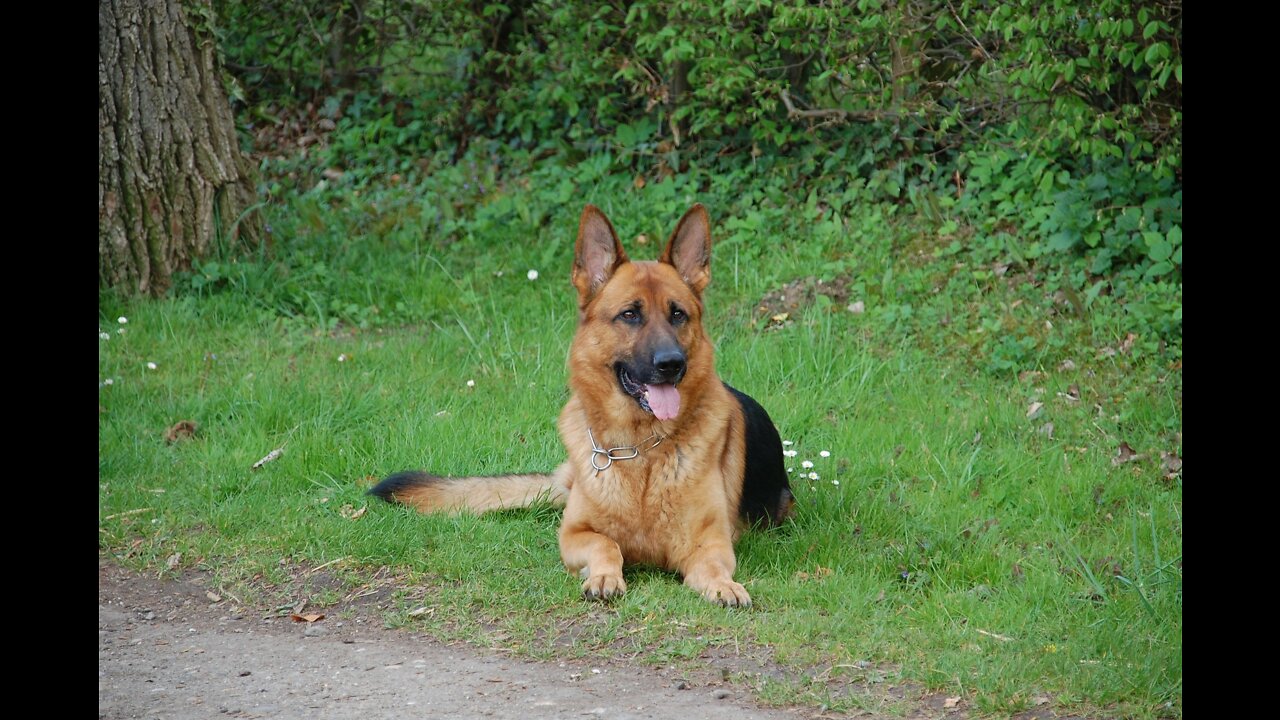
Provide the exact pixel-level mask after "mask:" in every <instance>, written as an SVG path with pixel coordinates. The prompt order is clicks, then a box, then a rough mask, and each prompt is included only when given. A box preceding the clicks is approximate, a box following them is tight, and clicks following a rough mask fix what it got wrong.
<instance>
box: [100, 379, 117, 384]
mask: <svg viewBox="0 0 1280 720" xmlns="http://www.w3.org/2000/svg"><path fill="white" fill-rule="evenodd" d="M102 384H103V385H115V384H116V381H115V380H114V379H112V378H107V379H106V380H103V381H102Z"/></svg>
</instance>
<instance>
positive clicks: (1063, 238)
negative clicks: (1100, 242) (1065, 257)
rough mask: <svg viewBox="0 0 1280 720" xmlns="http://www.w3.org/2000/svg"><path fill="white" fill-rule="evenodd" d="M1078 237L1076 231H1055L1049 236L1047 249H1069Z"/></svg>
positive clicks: (1073, 245)
mask: <svg viewBox="0 0 1280 720" xmlns="http://www.w3.org/2000/svg"><path fill="white" fill-rule="evenodd" d="M1078 237H1079V236H1078V235H1077V234H1076V233H1073V232H1071V231H1069V230H1062V231H1060V232H1056V233H1054V234H1053V235H1050V236H1049V249H1050V250H1057V251H1063V250H1070V249H1071V248H1073V247H1075V245H1076V239H1077V238H1078Z"/></svg>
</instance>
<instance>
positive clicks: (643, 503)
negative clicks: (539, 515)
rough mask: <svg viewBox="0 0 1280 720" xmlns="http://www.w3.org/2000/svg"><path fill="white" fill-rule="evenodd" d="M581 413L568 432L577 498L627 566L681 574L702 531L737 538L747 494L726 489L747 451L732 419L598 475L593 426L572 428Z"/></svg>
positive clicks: (604, 440)
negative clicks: (735, 511) (738, 513)
mask: <svg viewBox="0 0 1280 720" xmlns="http://www.w3.org/2000/svg"><path fill="white" fill-rule="evenodd" d="M573 405H574V402H573V401H571V402H570V406H569V407H568V408H566V411H565V415H566V416H568V417H562V424H561V430H562V433H563V434H564V435H565V438H564V440H565V445H566V446H567V447H568V448H569V463H570V464H571V466H572V468H573V472H572V482H571V485H570V493H572V494H576V495H578V498H577V499H578V500H579V501H580V502H582V504H583V506H584V509H585V510H587V512H586V513H585V515H586V517H587V518H589V522H590V525H591V527H592V529H593V530H595V531H596V532H598V533H601V534H602V535H605V536H607V537H609V538H610V539H612V540H613V541H614V542H616V543H618V546H619V548H620V549H621V550H622V555H623V559H624V561H625V562H626V563H628V564H651V565H656V566H658V567H662V568H667V569H677V568H678V567H679V566H680V565H681V564H682V561H683V560H684V559H685V558H687V557H689V555H691V554H692V553H693V551H694V550H695V549H696V548H694V547H686V545H687V544H688V543H689V540H690V539H692V538H696V537H700V536H701V535H702V533H701V532H698V531H699V530H705V529H706V528H708V527H710V526H712V525H717V524H718V525H723V526H724V530H725V532H728V533H731V534H733V535H736V534H737V518H736V517H735V516H732V515H731V514H730V513H729V509H730V508H736V507H737V504H738V497H737V495H738V494H739V493H740V490H739V489H738V488H737V487H736V484H735V483H731V482H726V470H728V472H729V473H730V475H729V477H732V476H733V475H732V473H734V472H738V473H740V472H741V470H740V465H739V466H738V467H737V468H734V467H733V462H734V458H726V456H728V455H733V454H734V453H731V452H730V448H732V447H734V446H736V445H739V444H740V443H735V442H734V436H735V429H734V428H731V427H730V418H726V417H704V418H702V419H701V420H700V421H699V426H698V432H688V433H677V434H676V435H674V436H673V437H670V438H667V439H665V440H663V442H661V443H659V444H657V445H656V446H653V447H648V444H647V443H641V444H640V446H639V447H640V453H639V455H637V456H636V457H634V458H630V459H626V460H615V461H614V462H613V464H612V465H611V466H610V467H608V468H607V469H605V470H603V471H596V470H595V469H594V468H593V467H592V465H591V443H590V441H589V440H588V439H587V435H586V430H585V428H584V427H583V426H584V425H585V422H575V421H572V420H573V419H576V417H581V416H579V415H577V414H576V413H574V409H573ZM565 420H570V421H569V422H565ZM709 426H715V427H709ZM594 432H595V431H594V430H593V433H594ZM579 434H580V435H581V439H579V438H578V435H579ZM636 440H639V438H637V439H636ZM636 440H629V441H625V442H626V444H630V443H632V442H636ZM597 442H598V443H599V445H600V446H601V447H609V446H610V445H619V444H623V442H624V440H623V439H622V438H615V437H612V436H610V435H608V434H606V433H601V436H600V437H597ZM650 442H652V441H650ZM726 459H727V460H728V462H729V467H728V468H726V466H725V464H726ZM738 462H739V463H740V462H741V460H740V459H738Z"/></svg>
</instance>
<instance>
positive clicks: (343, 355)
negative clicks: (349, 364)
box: [338, 353, 347, 362]
mask: <svg viewBox="0 0 1280 720" xmlns="http://www.w3.org/2000/svg"><path fill="white" fill-rule="evenodd" d="M346 361H347V354H346V353H342V354H341V355H339V356H338V362H346Z"/></svg>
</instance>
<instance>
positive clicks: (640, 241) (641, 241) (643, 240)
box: [636, 234, 649, 245]
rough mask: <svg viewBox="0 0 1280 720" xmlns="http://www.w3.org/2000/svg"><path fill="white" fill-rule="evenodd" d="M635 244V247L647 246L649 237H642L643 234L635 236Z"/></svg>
mask: <svg viewBox="0 0 1280 720" xmlns="http://www.w3.org/2000/svg"><path fill="white" fill-rule="evenodd" d="M636 244H637V245H648V244H649V236H648V235H644V234H641V235H637V236H636Z"/></svg>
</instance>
